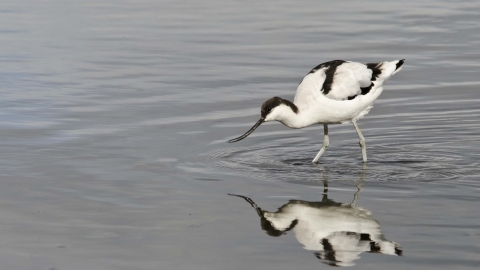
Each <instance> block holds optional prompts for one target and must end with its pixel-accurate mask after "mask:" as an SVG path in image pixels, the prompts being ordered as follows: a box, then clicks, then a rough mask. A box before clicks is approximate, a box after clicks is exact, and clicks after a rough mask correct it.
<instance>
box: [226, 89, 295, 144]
mask: <svg viewBox="0 0 480 270" xmlns="http://www.w3.org/2000/svg"><path fill="white" fill-rule="evenodd" d="M292 112H293V113H297V112H298V108H297V106H295V104H293V103H292V102H291V101H289V100H286V99H283V98H279V97H272V98H271V99H269V100H267V101H265V102H264V103H263V104H262V108H261V110H260V114H261V117H260V120H258V121H257V123H255V125H253V127H252V128H251V129H250V130H248V131H247V132H246V133H245V134H243V135H242V136H240V137H238V138H235V139H232V140H229V141H228V142H229V143H233V142H238V141H241V140H243V139H245V138H246V137H247V136H248V135H250V134H252V132H253V131H254V130H255V129H256V128H258V127H259V126H260V125H261V124H262V123H263V122H269V121H274V120H276V121H281V122H282V120H283V118H284V117H285V116H286V115H287V114H289V113H290V114H291V113H292Z"/></svg>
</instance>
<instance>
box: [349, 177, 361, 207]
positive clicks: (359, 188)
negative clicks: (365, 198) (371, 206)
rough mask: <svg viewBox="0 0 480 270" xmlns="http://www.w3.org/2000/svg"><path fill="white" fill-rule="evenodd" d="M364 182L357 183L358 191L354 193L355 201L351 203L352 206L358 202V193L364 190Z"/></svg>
mask: <svg viewBox="0 0 480 270" xmlns="http://www.w3.org/2000/svg"><path fill="white" fill-rule="evenodd" d="M362 190H363V189H362V183H358V184H357V192H355V194H354V195H353V201H352V203H351V204H350V205H352V206H356V204H357V200H358V194H360V192H362Z"/></svg>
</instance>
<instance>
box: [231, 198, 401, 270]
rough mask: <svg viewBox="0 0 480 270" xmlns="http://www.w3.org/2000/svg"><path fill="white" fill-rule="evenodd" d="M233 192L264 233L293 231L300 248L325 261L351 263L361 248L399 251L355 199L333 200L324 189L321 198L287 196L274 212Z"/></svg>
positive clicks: (386, 252)
mask: <svg viewBox="0 0 480 270" xmlns="http://www.w3.org/2000/svg"><path fill="white" fill-rule="evenodd" d="M359 190H360V189H359ZM230 195H233V194H230ZM233 196H237V197H240V198H243V199H245V200H246V201H247V202H249V203H250V205H251V206H252V207H253V208H255V210H256V211H257V214H258V215H259V216H260V219H261V226H262V229H263V230H265V231H266V232H267V234H269V235H271V236H281V235H283V234H285V233H287V231H293V233H294V234H295V238H296V239H297V241H298V242H299V243H301V244H302V245H303V247H304V249H306V250H309V251H312V252H314V254H315V255H316V256H317V258H319V259H322V260H325V261H326V263H328V264H331V265H335V266H352V265H354V263H353V261H354V260H356V259H358V258H359V255H360V254H361V253H363V252H371V253H381V254H388V255H398V256H400V255H402V248H401V247H400V245H399V244H397V243H395V242H392V241H389V240H387V239H386V238H385V236H384V235H383V234H382V230H381V226H380V223H378V221H376V220H375V219H373V217H372V213H371V212H370V211H368V210H365V209H363V208H361V207H358V206H356V205H355V201H356V199H354V202H352V203H351V204H346V203H337V202H335V201H333V200H331V199H329V198H328V195H327V193H326V192H324V196H323V199H322V201H319V202H308V201H301V200H290V201H289V202H288V203H287V204H285V205H283V206H282V207H280V208H279V209H278V210H277V211H276V212H269V211H264V210H262V209H261V208H260V207H258V206H257V205H256V204H255V202H253V201H252V200H251V199H250V198H248V197H245V196H241V195H233ZM357 196H358V192H357V193H356V195H355V198H356V197H357Z"/></svg>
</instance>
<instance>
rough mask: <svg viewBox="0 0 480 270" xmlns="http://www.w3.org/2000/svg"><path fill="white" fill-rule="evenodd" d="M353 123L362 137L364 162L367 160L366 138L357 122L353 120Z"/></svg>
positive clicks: (361, 144) (360, 137)
mask: <svg viewBox="0 0 480 270" xmlns="http://www.w3.org/2000/svg"><path fill="white" fill-rule="evenodd" d="M352 123H353V125H354V126H355V129H356V130H357V133H358V138H359V139H360V148H362V157H363V162H367V144H366V143H365V138H364V137H363V135H362V132H361V131H360V129H359V128H358V125H357V122H352Z"/></svg>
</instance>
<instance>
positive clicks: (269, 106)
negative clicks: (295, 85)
mask: <svg viewBox="0 0 480 270" xmlns="http://www.w3.org/2000/svg"><path fill="white" fill-rule="evenodd" d="M282 103H284V102H283V99H282V98H279V97H272V98H271V99H269V100H267V101H265V102H264V103H263V104H262V110H261V113H262V118H266V117H267V115H268V114H269V113H270V112H271V111H272V110H273V108H275V107H277V106H278V105H280V104H282Z"/></svg>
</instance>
